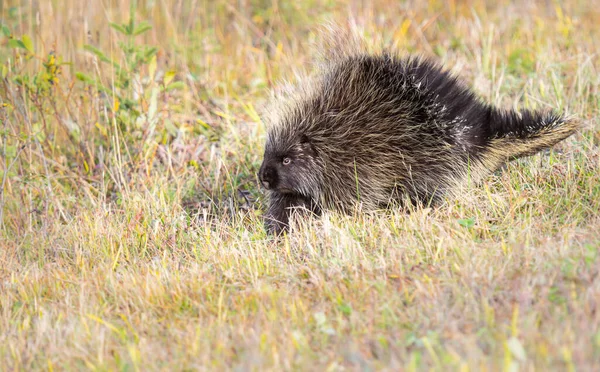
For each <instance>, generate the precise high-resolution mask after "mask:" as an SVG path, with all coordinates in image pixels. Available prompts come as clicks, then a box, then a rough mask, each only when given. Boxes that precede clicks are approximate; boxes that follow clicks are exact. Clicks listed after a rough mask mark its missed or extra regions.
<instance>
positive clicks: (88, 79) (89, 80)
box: [75, 72, 94, 84]
mask: <svg viewBox="0 0 600 372" xmlns="http://www.w3.org/2000/svg"><path fill="white" fill-rule="evenodd" d="M75 77H76V78H77V80H80V81H83V82H84V83H90V84H93V83H94V79H92V78H91V77H89V76H87V75H86V74H84V73H83V72H76V73H75Z"/></svg>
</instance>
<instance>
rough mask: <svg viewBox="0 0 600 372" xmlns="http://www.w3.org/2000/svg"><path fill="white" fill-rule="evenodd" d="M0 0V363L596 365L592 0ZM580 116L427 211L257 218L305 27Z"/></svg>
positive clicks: (517, 103) (302, 61) (597, 153)
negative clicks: (276, 112) (279, 109)
mask: <svg viewBox="0 0 600 372" xmlns="http://www.w3.org/2000/svg"><path fill="white" fill-rule="evenodd" d="M138 3H139V4H137V7H136V6H135V4H133V3H130V2H127V1H123V2H119V1H116V0H102V1H95V2H84V1H77V0H61V1H58V0H41V1H37V2H29V1H17V0H7V1H4V2H2V4H1V5H0V7H1V12H2V14H1V19H2V25H3V26H2V33H1V35H0V63H1V64H2V66H1V73H2V88H1V89H0V100H1V102H0V103H1V106H2V107H0V118H1V119H2V129H1V130H0V137H1V142H0V159H1V164H2V168H1V169H2V171H1V173H0V176H1V179H2V188H1V189H2V194H1V197H0V207H1V209H0V210H1V212H0V213H1V215H0V217H1V218H0V219H1V223H2V225H1V234H2V235H1V240H0V330H1V332H0V365H2V366H4V368H7V369H8V370H12V369H15V370H42V369H48V370H54V369H57V370H63V369H66V370H73V369H94V370H114V369H118V370H189V369H200V370H213V369H214V370H221V369H237V368H241V369H244V370H245V369H252V370H297V369H301V370H305V369H318V370H342V369H350V370H355V369H377V370H379V369H390V370H399V369H401V370H404V369H405V370H421V369H431V368H434V369H440V370H446V369H461V370H469V369H470V370H481V369H487V370H500V369H511V370H512V369H516V368H521V369H525V370H531V369H541V370H546V369H549V368H550V369H560V370H563V369H579V370H594V369H599V368H600V274H599V271H600V257H599V256H600V254H599V247H600V214H599V213H598V211H599V210H600V172H599V169H600V147H599V146H600V121H599V119H598V115H599V112H600V98H599V97H600V95H599V93H600V92H599V88H600V77H599V76H600V71H599V70H600V62H599V60H598V55H599V53H600V43H599V42H598V40H599V39H600V29H599V28H598V26H597V25H598V24H600V12H599V10H598V9H599V7H598V4H597V3H596V2H595V1H579V0H566V1H562V2H558V1H545V2H534V1H517V2H510V1H507V0H500V1H492V0H490V1H487V2H478V1H474V0H472V1H442V0H430V1H407V2H397V1H392V0H380V1H377V0H375V1H372V2H371V1H350V0H342V1H328V0H311V1H306V2H295V1H294V2H292V1H289V2H287V1H278V0H272V1H264V0H263V1H259V0H256V1H254V0H240V1H236V2H234V1H229V2H228V1H224V0H214V1H213V0H186V1H179V0H161V1H139V2H138ZM328 22H333V23H337V24H341V25H344V27H346V26H347V25H348V24H350V25H351V27H353V28H355V29H357V30H359V32H360V33H361V34H362V35H363V36H364V37H365V38H366V39H367V40H369V42H370V43H372V45H375V44H378V43H379V44H384V45H388V46H391V47H393V48H396V49H397V50H399V51H400V53H404V54H409V53H420V54H424V55H428V56H432V57H435V58H437V59H438V60H440V61H441V62H442V63H443V64H444V65H445V66H447V67H448V68H449V69H451V70H452V71H453V72H455V73H457V74H458V75H460V76H461V78H462V79H463V80H464V81H465V82H466V83H467V84H468V85H470V86H472V87H473V88H474V89H475V91H476V92H477V93H478V94H479V95H480V96H481V97H482V98H484V99H486V100H487V101H489V102H491V103H493V104H496V105H499V106H503V107H508V108H516V107H526V108H535V109H550V108H552V109H556V110H559V111H562V112H567V113H569V114H573V115H576V116H577V117H579V118H580V119H581V120H582V122H583V128H582V130H581V131H580V132H579V133H577V134H576V135H574V136H573V137H571V138H569V139H567V140H565V141H564V142H562V143H560V144H559V145H557V146H556V147H555V148H554V149H552V150H551V151H548V152H544V153H542V154H538V155H535V156H533V157H529V158H525V159H520V160H518V161H515V162H512V163H510V164H509V165H508V166H507V167H506V168H504V169H502V170H500V171H498V172H496V173H495V174H493V175H491V176H490V177H489V178H488V179H486V180H485V181H484V182H483V184H482V185H468V186H466V187H465V189H464V190H461V193H460V195H461V196H460V197H458V198H452V199H448V200H446V201H445V202H444V203H443V205H442V206H440V207H439V208H435V209H429V208H428V209H418V210H415V211H413V212H412V213H410V214H404V213H401V212H399V211H394V210H392V211H388V212H381V213H375V214H371V215H366V214H356V215H353V216H342V215H339V214H335V213H328V214H326V215H325V216H324V217H323V218H322V219H320V220H316V221H307V222H305V223H302V224H300V225H299V227H298V230H297V231H296V232H295V233H293V234H291V235H289V236H287V237H286V238H284V239H282V240H274V239H271V238H269V237H268V236H267V235H266V234H265V231H264V229H263V225H262V222H261V215H262V210H263V206H264V202H265V196H264V194H263V192H262V190H261V189H260V187H259V185H258V182H257V178H256V171H257V170H258V167H259V165H260V162H261V155H262V150H263V148H262V146H263V141H264V136H265V128H264V124H263V121H262V120H261V117H262V115H263V112H262V110H263V108H264V107H266V103H267V102H268V101H269V92H270V91H271V89H273V88H275V87H277V86H279V85H280V84H281V83H282V82H283V81H284V80H289V81H292V82H293V81H294V79H296V74H295V72H296V71H298V70H307V71H310V69H311V64H312V63H313V61H314V60H315V57H316V55H317V53H318V52H319V41H320V31H319V30H320V28H319V27H320V26H322V25H323V24H326V23H328Z"/></svg>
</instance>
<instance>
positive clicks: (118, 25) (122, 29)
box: [108, 22, 127, 35]
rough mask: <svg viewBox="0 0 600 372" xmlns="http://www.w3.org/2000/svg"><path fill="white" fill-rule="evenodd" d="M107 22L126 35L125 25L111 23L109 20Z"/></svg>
mask: <svg viewBox="0 0 600 372" xmlns="http://www.w3.org/2000/svg"><path fill="white" fill-rule="evenodd" d="M108 24H109V25H110V27H112V28H114V29H115V30H117V31H119V32H120V33H122V34H123V35H127V30H125V27H123V25H120V24H118V23H113V22H109V23H108Z"/></svg>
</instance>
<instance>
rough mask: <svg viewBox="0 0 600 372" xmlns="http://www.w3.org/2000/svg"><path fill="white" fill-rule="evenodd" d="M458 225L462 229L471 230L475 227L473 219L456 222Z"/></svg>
mask: <svg viewBox="0 0 600 372" xmlns="http://www.w3.org/2000/svg"><path fill="white" fill-rule="evenodd" d="M458 224H459V225H461V226H462V227H466V228H471V227H473V226H474V225H475V218H473V217H471V218H464V219H460V220H458Z"/></svg>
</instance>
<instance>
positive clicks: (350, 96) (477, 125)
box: [259, 53, 577, 233]
mask: <svg viewBox="0 0 600 372" xmlns="http://www.w3.org/2000/svg"><path fill="white" fill-rule="evenodd" d="M576 128H577V124H576V122H574V121H570V120H567V119H564V118H563V117H561V116H560V115H556V114H553V113H541V112H531V111H522V112H521V113H516V112H512V111H503V110H499V109H497V108H494V107H491V106H490V105H488V104H486V103H483V102H482V101H480V100H479V99H478V98H477V97H476V96H475V94H474V93H473V92H472V91H471V90H469V89H468V88H467V87H465V86H464V85H463V84H461V83H460V82H459V81H458V80H457V78H456V77H454V76H452V75H451V74H449V73H448V72H446V71H444V70H443V69H442V68H440V67H439V66H438V65H436V64H435V63H433V62H432V61H429V60H424V59H420V58H408V59H401V58H399V57H397V56H394V55H392V54H388V53H382V54H379V55H364V54H356V55H348V56H344V57H343V58H340V60H338V61H333V62H331V63H330V64H329V65H328V66H327V67H326V68H325V69H323V71H321V72H320V74H317V77H316V78H315V79H314V80H313V81H312V83H311V84H309V85H307V86H306V87H304V88H302V87H299V88H298V91H297V92H296V95H295V96H294V97H293V98H292V99H290V100H289V101H288V102H285V103H283V104H282V105H281V107H280V109H279V111H278V116H277V119H276V121H275V122H272V123H269V128H268V133H267V142H266V146H265V154H264V161H263V164H262V166H261V169H260V171H259V178H260V180H261V182H262V183H263V184H264V185H265V187H266V188H268V189H269V190H270V204H269V207H268V211H267V213H266V224H267V228H268V230H269V231H270V232H271V233H279V232H281V231H283V230H285V228H286V227H287V226H288V223H289V217H290V215H291V213H292V212H293V210H295V209H298V208H295V207H301V208H302V209H305V210H308V211H312V212H313V213H316V214H320V213H321V210H322V209H336V210H340V211H342V212H350V211H351V210H352V209H353V208H354V207H355V206H356V205H357V204H360V206H361V207H362V208H363V209H367V210H373V209H377V208H381V207H386V206H387V205H389V204H390V202H394V201H398V200H399V199H400V198H402V197H403V196H407V197H408V198H409V199H410V200H412V201H413V202H414V203H426V204H428V203H430V202H436V201H437V200H439V199H440V198H441V197H442V196H443V195H444V194H446V193H447V192H450V191H451V190H452V188H453V187H454V186H456V184H457V183H460V182H461V181H463V180H465V179H467V178H468V177H472V178H474V179H481V178H482V177H484V176H485V175H486V174H488V173H489V172H491V171H493V170H495V169H496V168H498V167H499V166H500V165H502V163H503V162H505V161H506V160H509V159H512V158H516V157H519V156H525V155H531V154H534V153H536V152H537V151H539V150H541V149H543V148H547V147H549V146H552V145H553V144H555V143H556V142H558V141H560V140H562V139H564V138H566V137H568V136H569V135H571V134H572V133H574V131H575V130H576ZM285 158H289V160H290V162H289V164H284V162H287V160H285V161H284V159H285Z"/></svg>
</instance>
